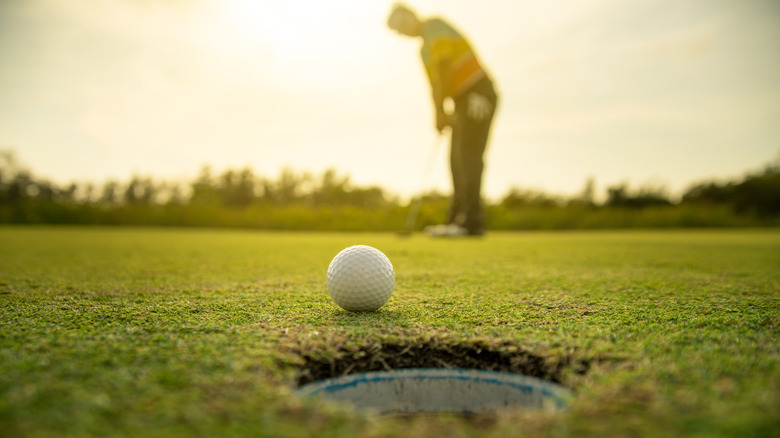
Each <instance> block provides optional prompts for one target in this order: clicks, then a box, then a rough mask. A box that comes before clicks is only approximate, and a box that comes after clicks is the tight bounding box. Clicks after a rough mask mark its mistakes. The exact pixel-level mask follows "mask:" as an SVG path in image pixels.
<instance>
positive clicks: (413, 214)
mask: <svg viewBox="0 0 780 438" xmlns="http://www.w3.org/2000/svg"><path fill="white" fill-rule="evenodd" d="M443 137H444V135H442V133H441V132H439V133H438V134H437V135H436V136H435V137H434V138H433V145H432V147H431V152H430V155H429V156H428V163H427V164H426V166H425V171H424V173H423V176H422V181H421V183H420V195H419V196H418V197H417V199H415V200H414V203H413V204H412V206H411V207H410V208H409V214H407V215H406V221H405V222H404V228H403V230H401V231H399V232H398V234H399V235H401V236H409V235H410V234H412V231H413V230H414V225H415V223H416V222H417V215H418V214H419V213H420V206H421V205H422V201H423V197H424V196H425V191H426V190H427V189H428V180H429V179H430V178H431V173H433V165H434V163H435V162H436V156H437V155H439V145H440V144H441V139H442V138H443Z"/></svg>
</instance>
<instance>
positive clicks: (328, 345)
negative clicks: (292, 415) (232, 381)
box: [293, 332, 591, 386]
mask: <svg viewBox="0 0 780 438" xmlns="http://www.w3.org/2000/svg"><path fill="white" fill-rule="evenodd" d="M315 333H317V332H315ZM318 337H319V338H320V339H316V338H318ZM311 338H312V337H310V339H303V340H302V342H300V343H299V344H298V345H296V346H295V347H294V348H293V349H294V350H295V351H294V352H295V353H296V355H298V356H299V357H300V358H301V360H302V361H301V362H300V365H299V373H298V379H297V384H298V385H299V386H301V385H305V384H308V383H311V382H314V381H318V380H323V379H327V378H332V377H339V376H344V375H348V374H357V373H364V372H370V371H389V370H397V369H409V368H466V369H478V370H487V371H502V372H510V373H515V374H523V375H526V376H531V377H536V378H540V379H543V380H547V381H550V382H554V383H558V384H564V385H565V382H563V380H564V376H565V373H566V372H572V373H574V374H577V375H582V374H585V373H586V372H587V371H588V369H589V368H590V364H591V361H590V360H588V359H584V358H578V357H577V356H576V355H575V354H574V353H567V354H563V355H561V354H557V355H548V356H545V355H539V354H533V353H531V352H529V351H527V350H526V349H524V348H523V347H522V346H520V345H517V344H515V343H512V342H509V341H504V340H500V339H487V338H480V339H474V340H468V339H454V338H451V337H449V336H447V335H443V334H435V335H429V336H425V337H422V338H415V337H408V336H388V337H387V338H383V337H378V338H365V339H358V340H349V339H345V338H342V337H341V336H338V335H334V334H325V335H320V334H319V333H317V335H315V336H313V338H314V339H311ZM299 339H300V338H299Z"/></svg>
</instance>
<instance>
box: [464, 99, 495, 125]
mask: <svg viewBox="0 0 780 438" xmlns="http://www.w3.org/2000/svg"><path fill="white" fill-rule="evenodd" d="M492 112H493V104H491V103H490V100H488V98H487V97H485V96H483V95H481V94H478V93H471V94H469V103H468V107H467V108H466V114H468V116H469V118H470V119H471V120H474V121H475V122H481V121H483V120H485V119H486V118H488V117H489V116H490V114H491V113H492Z"/></svg>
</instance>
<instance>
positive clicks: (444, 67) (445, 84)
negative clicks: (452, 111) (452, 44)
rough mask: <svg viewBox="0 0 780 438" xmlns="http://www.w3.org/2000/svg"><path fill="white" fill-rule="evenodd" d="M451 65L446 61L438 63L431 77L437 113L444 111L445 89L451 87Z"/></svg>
mask: <svg viewBox="0 0 780 438" xmlns="http://www.w3.org/2000/svg"><path fill="white" fill-rule="evenodd" d="M450 76H451V75H450V66H449V63H448V62H446V61H442V62H440V63H439V64H438V68H437V69H436V70H434V73H433V77H431V91H432V93H433V106H434V108H435V109H436V112H437V113H440V112H441V113H443V112H444V98H445V97H446V96H445V95H444V90H447V89H449V85H450Z"/></svg>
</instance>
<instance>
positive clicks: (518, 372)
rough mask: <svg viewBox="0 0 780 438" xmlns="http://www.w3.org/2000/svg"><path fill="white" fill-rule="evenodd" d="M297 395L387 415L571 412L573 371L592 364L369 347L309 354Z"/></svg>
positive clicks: (410, 346)
mask: <svg viewBox="0 0 780 438" xmlns="http://www.w3.org/2000/svg"><path fill="white" fill-rule="evenodd" d="M302 358H303V360H304V364H303V366H302V367H301V369H300V373H299V378H298V384H299V387H298V391H297V393H298V394H299V395H300V396H302V397H318V398H323V399H326V400H331V401H335V402H339V403H346V404H351V405H353V406H354V407H357V408H359V409H366V410H370V411H372V412H376V413H379V414H383V415H392V414H404V415H408V414H429V413H450V414H457V415H483V416H484V415H488V416H492V415H498V414H500V413H502V412H506V411H545V412H555V411H560V410H563V409H566V407H567V406H568V404H569V401H570V400H571V398H572V392H571V390H569V389H568V388H566V387H564V386H563V385H561V379H562V378H563V374H564V372H565V371H567V370H568V371H572V372H574V373H575V374H584V373H585V372H586V371H587V369H588V368H589V362H587V361H583V360H574V359H571V358H568V357H542V356H537V355H533V354H531V353H529V352H527V351H524V350H523V349H521V348H519V347H518V346H516V345H512V344H509V343H498V344H495V343H494V344H491V345H487V344H483V343H468V342H454V343H452V342H447V341H444V340H441V339H428V340H426V341H416V342H415V341H412V342H409V343H403V342H401V343H393V342H390V343H388V342H385V343H382V342H379V341H375V342H368V343H367V344H365V345H360V346H355V345H349V346H347V345H341V346H335V347H334V346H330V347H329V348H328V349H327V354H320V352H314V351H310V352H308V353H303V354H302Z"/></svg>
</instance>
